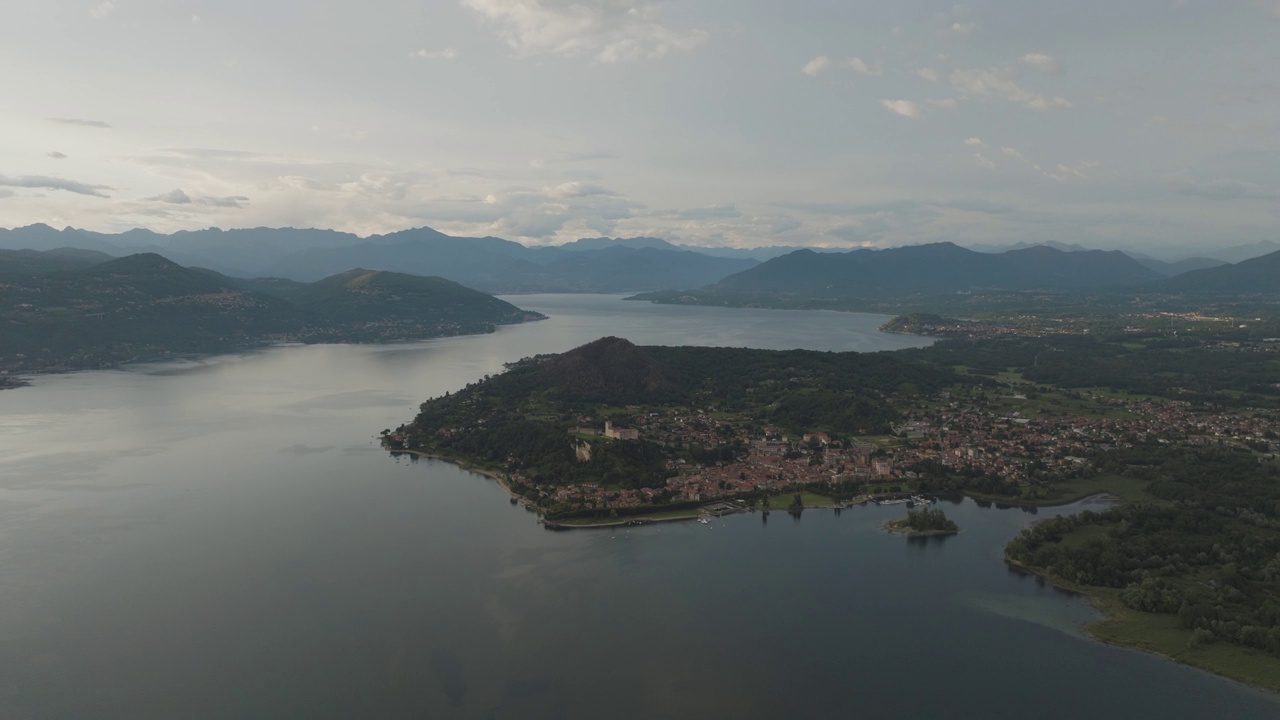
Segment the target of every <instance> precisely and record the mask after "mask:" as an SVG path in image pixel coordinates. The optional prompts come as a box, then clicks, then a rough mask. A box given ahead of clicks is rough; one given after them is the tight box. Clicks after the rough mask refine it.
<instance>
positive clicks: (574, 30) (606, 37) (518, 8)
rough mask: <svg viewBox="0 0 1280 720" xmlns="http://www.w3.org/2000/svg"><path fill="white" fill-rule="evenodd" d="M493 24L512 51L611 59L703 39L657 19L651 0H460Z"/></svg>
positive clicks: (676, 48) (654, 54) (648, 55)
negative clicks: (637, 0) (636, 0)
mask: <svg viewBox="0 0 1280 720" xmlns="http://www.w3.org/2000/svg"><path fill="white" fill-rule="evenodd" d="M461 2H462V4H463V6H465V7H468V8H470V9H472V10H474V11H476V12H477V13H479V14H480V15H481V16H482V17H484V18H485V19H486V20H487V21H489V22H490V23H491V24H493V25H494V26H496V27H497V28H498V36H499V37H500V38H502V40H503V42H505V43H507V45H509V46H511V47H512V48H513V49H515V50H516V51H517V52H520V53H522V54H526V55H535V54H549V55H559V56H562V57H583V56H590V57H591V58H592V59H593V60H594V61H596V62H601V63H614V62H622V61H630V60H645V59H652V58H659V57H663V56H665V55H668V54H670V53H672V52H688V51H691V50H693V49H694V48H697V47H698V46H700V45H702V44H703V43H705V42H706V41H707V38H708V34H707V32H706V31H705V30H697V29H692V30H676V29H673V28H670V27H668V26H666V25H664V24H663V23H662V21H661V17H660V16H661V10H660V3H658V2H655V1H653V0H649V1H640V2H635V1H633V0H461Z"/></svg>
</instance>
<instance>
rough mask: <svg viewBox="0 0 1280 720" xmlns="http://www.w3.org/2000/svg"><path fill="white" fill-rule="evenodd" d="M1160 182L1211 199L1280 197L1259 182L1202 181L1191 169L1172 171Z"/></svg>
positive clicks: (1171, 187)
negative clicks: (1197, 178)
mask: <svg viewBox="0 0 1280 720" xmlns="http://www.w3.org/2000/svg"><path fill="white" fill-rule="evenodd" d="M1160 182H1161V183H1162V184H1163V185H1164V186H1165V187H1167V188H1169V189H1170V190H1172V191H1174V192H1176V193H1178V194H1179V195H1190V196H1195V197H1203V198H1208V199H1210V200H1273V199H1276V198H1280V192H1277V191H1276V190H1273V189H1271V188H1267V187H1263V186H1262V185H1259V184H1257V183H1252V182H1248V181H1245V180H1234V179H1231V178H1219V179H1217V180H1210V181H1208V182H1200V181H1198V180H1196V178H1195V177H1194V176H1193V175H1192V174H1191V172H1190V171H1189V170H1181V171H1179V172H1176V173H1170V174H1168V175H1165V176H1164V177H1162V178H1160Z"/></svg>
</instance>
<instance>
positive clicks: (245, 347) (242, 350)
mask: <svg viewBox="0 0 1280 720" xmlns="http://www.w3.org/2000/svg"><path fill="white" fill-rule="evenodd" d="M523 312H525V313H530V312H532V311H528V310H524V311H523ZM539 315H541V313H539ZM548 319H550V317H549V316H547V315H541V317H536V318H526V319H524V320H521V321H520V322H511V323H493V324H492V329H491V330H489V331H487V332H476V333H453V334H444V335H428V336H424V337H414V338H396V339H393V340H384V341H375V342H360V341H358V340H318V341H314V342H308V341H306V340H266V341H262V342H250V343H241V344H232V345H228V346H227V347H225V348H221V349H218V350H209V351H205V352H180V353H160V354H154V353H153V354H150V355H136V356H134V357H131V358H127V359H124V360H117V361H109V362H104V363H101V364H97V365H94V366H92V367H65V366H58V367H46V368H39V369H34V370H19V371H17V372H15V373H13V374H12V375H9V376H8V377H10V378H17V384H12V383H11V384H7V385H6V384H4V383H3V382H0V390H14V389H17V388H22V387H29V386H30V385H31V382H30V381H29V378H36V377H45V376H54V375H72V374H75V373H82V372H102V371H109V370H121V369H124V368H126V367H128V366H130V365H147V364H152V363H165V362H176V361H180V360H200V359H204V358H216V357H224V356H228V355H241V354H246V353H253V352H258V351H262V350H270V349H273V348H281V347H307V346H311V345H354V346H364V345H373V346H386V345H399V344H404V345H409V344H413V343H420V342H426V341H428V340H444V339H448V338H458V337H477V336H481V335H492V334H493V333H495V332H497V330H498V328H503V327H513V326H516V325H526V324H528V323H534V322H542V321H543V320H548ZM0 369H3V368H0ZM11 372H12V371H11Z"/></svg>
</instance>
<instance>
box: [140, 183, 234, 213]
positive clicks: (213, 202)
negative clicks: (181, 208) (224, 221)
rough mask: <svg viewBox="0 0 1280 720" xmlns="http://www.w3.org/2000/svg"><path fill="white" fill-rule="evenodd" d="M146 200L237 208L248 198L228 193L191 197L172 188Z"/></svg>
mask: <svg viewBox="0 0 1280 720" xmlns="http://www.w3.org/2000/svg"><path fill="white" fill-rule="evenodd" d="M147 200H149V201H151V202H162V203H168V204H170V205H207V206H209V207H219V208H234V209H239V208H242V207H244V206H245V204H246V203H248V202H249V198H247V197H244V196H243V195H230V196H227V197H210V196H208V195H201V196H197V197H194V198H193V197H191V196H190V195H188V194H187V193H186V191H184V190H183V189H182V188H174V189H173V190H170V191H169V192H167V193H164V194H162V195H156V196H155V197H149V198H147Z"/></svg>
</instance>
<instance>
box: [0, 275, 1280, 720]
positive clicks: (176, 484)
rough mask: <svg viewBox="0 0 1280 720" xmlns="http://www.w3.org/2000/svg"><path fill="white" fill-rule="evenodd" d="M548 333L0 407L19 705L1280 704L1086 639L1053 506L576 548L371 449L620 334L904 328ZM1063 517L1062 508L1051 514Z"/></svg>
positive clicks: (178, 378)
mask: <svg viewBox="0 0 1280 720" xmlns="http://www.w3.org/2000/svg"><path fill="white" fill-rule="evenodd" d="M512 300H513V301H514V302H516V303H517V304H519V305H520V306H522V307H525V308H529V309H534V310H539V311H542V312H544V313H546V314H548V315H550V316H551V318H552V319H550V320H547V321H545V322H541V323H536V324H531V325H525V326H520V327H512V328H503V329H501V330H500V331H499V332H497V333H495V334H493V335H488V336H483V337H469V338H453V339H447V340H439V341H433V342H426V343H420V344H412V345H398V346H392V347H351V346H314V347H287V348H274V349H270V350H265V351H262V352H255V353H249V354H243V355H234V356H225V357H218V358H213V359H209V360H206V361H200V362H177V363H167V364H162V365H152V366H144V367H136V368H131V369H129V370H126V371H119V372H94V373H83V374H76V375H66V376H59V377H45V378H39V379H37V380H36V383H35V385H34V386H33V387H29V388H23V389H19V390H13V391H5V392H3V393H0V718H6V719H13V718H107V717H110V718H115V717H119V718H250V717H252V718H258V717H264V718H265V717H272V718H282V717H299V718H301V717H305V718H350V717H405V718H407V717H430V718H450V717H461V718H596V717H601V716H608V717H618V718H667V717H708V718H718V717H730V716H733V717H743V718H778V717H796V718H858V717H868V718H870V717H881V718H883V717H902V718H908V717H910V718H923V717H948V718H975V719H978V718H981V719H983V720H985V719H987V718H992V717H1018V718H1023V717H1025V718H1031V717H1034V718H1125V719H1130V718H1135V717H1137V718H1145V717H1160V718H1165V719H1168V718H1227V717H1229V718H1272V719H1274V718H1276V717H1280V701H1278V700H1277V697H1276V696H1273V695H1268V694H1264V693H1260V692H1255V691H1252V690H1249V689H1247V688H1244V687H1241V686H1239V685H1236V684H1234V683H1231V682H1228V681H1224V680H1220V679H1217V678H1214V677H1212V676H1209V675H1206V674H1204V673H1201V672H1198V671H1195V670H1191V669H1188V668H1185V667H1180V666H1178V665H1175V664H1172V663H1168V662H1165V661H1162V660H1160V659H1157V658H1154V657H1150V656H1147V655H1143V654H1141V653H1136V652H1130V651H1125V650H1120V649H1116V648H1111V647H1107V646H1104V645H1101V644H1099V643H1095V642H1092V641H1090V640H1088V639H1086V638H1084V637H1082V635H1081V633H1080V627H1081V625H1082V624H1083V623H1084V622H1086V621H1088V620H1089V619H1090V618H1092V617H1093V612H1092V610H1091V609H1090V608H1089V607H1088V605H1087V604H1086V603H1084V602H1082V601H1080V600H1078V599H1074V598H1071V597H1068V596H1066V595H1064V594H1062V593H1059V592H1057V591H1054V590H1052V589H1050V588H1046V587H1044V586H1042V585H1040V584H1039V583H1037V582H1036V581H1035V580H1033V579H1029V578H1024V577H1021V576H1018V575H1016V574H1013V573H1010V572H1009V571H1008V570H1007V569H1006V568H1005V566H1004V565H1003V563H1002V562H1001V560H1000V557H1001V547H1002V546H1003V544H1004V543H1005V542H1006V541H1007V540H1008V539H1009V538H1010V537H1011V536H1012V535H1013V534H1014V533H1015V532H1016V531H1017V530H1018V528H1019V527H1020V526H1022V525H1023V524H1025V523H1027V522H1029V521H1032V520H1033V519H1034V517H1033V516H1031V515H1028V514H1026V513H1024V512H1021V511H1016V510H1005V511H1000V510H995V509H982V508H979V507H977V506H975V505H974V504H973V503H971V502H965V503H963V504H961V505H958V506H954V507H953V506H947V507H946V509H947V512H948V514H949V515H951V516H953V517H954V518H955V519H956V520H957V522H959V523H960V525H961V527H962V528H963V529H964V530H963V532H962V533H961V534H960V535H959V536H956V537H953V538H949V539H946V540H943V541H933V542H926V543H914V542H908V541H907V540H905V539H904V538H902V537H898V536H891V535H887V534H885V533H883V532H881V531H880V530H879V525H880V523H881V522H882V521H883V520H885V519H886V518H889V517H892V516H896V515H898V514H900V513H901V512H902V508H901V507H897V508H887V507H886V508H878V507H871V508H860V509H855V510H852V511H845V512H844V513H842V514H841V515H839V516H837V515H835V514H834V513H832V512H827V511H808V512H806V513H805V514H804V515H803V517H802V519H801V520H800V521H798V522H795V521H793V520H792V519H791V518H789V517H788V516H786V515H785V514H782V513H774V514H773V515H772V516H771V517H770V519H769V521H768V522H767V523H765V522H763V521H762V518H761V516H759V515H745V516H737V517H732V518H725V519H723V520H717V521H715V522H713V523H712V524H711V525H698V524H676V525H662V526H655V527H646V528H638V529H631V530H627V531H583V532H568V533H553V532H548V531H545V530H543V529H542V528H541V527H540V526H538V525H537V524H536V522H535V518H534V516H533V515H531V514H529V513H528V512H526V511H525V510H523V509H521V508H518V507H514V506H512V505H510V504H509V503H508V502H507V498H506V496H505V495H504V494H503V492H502V491H501V490H500V489H499V488H498V487H497V486H496V485H495V484H494V483H492V482H491V481H489V480H487V479H485V478H483V477H480V476H477V475H473V474H470V473H467V472H463V471H461V470H458V469H457V468H454V467H452V466H449V465H447V464H442V463H438V462H434V461H420V462H411V461H409V460H396V459H393V458H391V457H389V456H388V455H387V454H386V453H385V452H382V451H381V450H380V449H379V447H378V445H377V442H376V437H375V436H376V435H377V433H378V432H379V431H380V430H382V429H383V428H389V427H395V426H396V425H398V424H400V423H401V422H404V421H406V420H408V419H410V418H411V417H412V416H413V414H414V413H415V411H416V406H417V404H418V403H420V402H421V401H422V400H424V399H426V398H428V397H430V396H434V395H438V394H441V393H444V392H445V391H450V390H456V389H457V388H459V387H461V386H463V385H464V384H466V383H467V382H470V381H473V380H475V379H477V378H480V377H482V376H483V375H485V374H486V373H496V372H500V371H501V368H502V363H503V362H506V361H510V360H515V359H518V358H520V357H523V356H527V355H531V354H534V353H540V352H557V351H562V350H567V349H569V348H572V347H575V346H577V345H580V344H583V343H586V342H589V341H591V340H594V339H596V338H598V337H600V336H603V335H619V336H623V337H627V338H630V339H631V340H633V341H636V342H638V343H649V344H653V343H661V344H699V345H739V346H741V345H749V346H754V347H766V348H792V347H805V348H814V349H822V350H881V349H895V348H901V347H906V346H912V345H917V344H920V343H921V341H920V340H919V339H917V338H907V337H900V336H886V335H882V334H880V333H878V332H876V330H875V328H876V327H877V326H878V325H879V324H880V323H881V322H883V321H884V319H885V318H883V317H879V316H869V315H851V314H837V313H824V312H786V311H766V310H741V309H734V310H731V309H718V308H693V307H669V306H654V305H647V304H637V303H623V302H621V301H620V300H619V299H618V298H614V297H604V296H585V297H584V296H522V297H516V298H512ZM1045 514H1047V513H1045Z"/></svg>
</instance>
